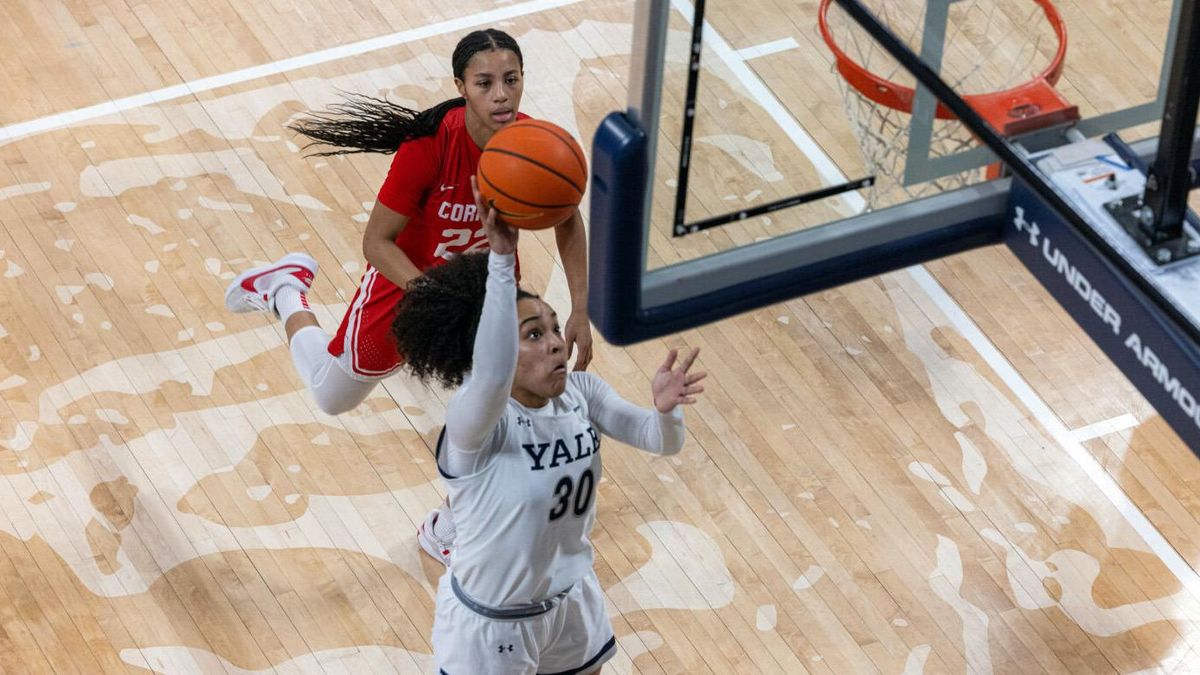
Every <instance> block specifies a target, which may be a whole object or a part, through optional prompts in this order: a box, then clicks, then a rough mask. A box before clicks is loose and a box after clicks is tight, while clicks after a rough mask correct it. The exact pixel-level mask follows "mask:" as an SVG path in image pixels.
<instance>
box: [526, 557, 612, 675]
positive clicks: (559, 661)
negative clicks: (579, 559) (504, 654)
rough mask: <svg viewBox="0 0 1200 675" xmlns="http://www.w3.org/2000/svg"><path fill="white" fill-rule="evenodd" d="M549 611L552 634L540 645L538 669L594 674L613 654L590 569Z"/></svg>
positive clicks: (606, 620) (605, 614)
mask: <svg viewBox="0 0 1200 675" xmlns="http://www.w3.org/2000/svg"><path fill="white" fill-rule="evenodd" d="M551 612H552V620H553V622H554V625H553V635H554V637H553V639H552V640H551V641H550V642H549V643H547V644H545V645H543V647H542V650H541V655H540V658H539V661H538V671H539V672H543V673H558V672H572V673H574V672H578V673H598V672H600V669H601V668H602V667H603V666H604V664H605V662H607V661H608V660H609V659H611V658H612V657H613V656H615V655H616V653H617V640H616V637H615V636H614V635H613V629H612V622H611V621H610V620H609V618H608V610H607V609H606V608H605V605H604V590H603V589H601V588H600V580H599V579H597V578H596V573H595V572H594V571H590V570H589V571H588V573H587V575H586V576H584V578H583V579H580V580H579V583H577V584H575V587H574V588H572V589H571V591H570V592H569V593H567V596H566V597H565V598H564V599H563V602H562V604H560V605H559V606H558V607H556V608H554V609H553V610H551Z"/></svg>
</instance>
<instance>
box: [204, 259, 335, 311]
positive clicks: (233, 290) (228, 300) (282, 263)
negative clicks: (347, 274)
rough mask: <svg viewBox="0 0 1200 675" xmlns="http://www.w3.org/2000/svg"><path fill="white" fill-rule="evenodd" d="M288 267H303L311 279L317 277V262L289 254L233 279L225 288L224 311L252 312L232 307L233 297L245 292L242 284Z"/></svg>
mask: <svg viewBox="0 0 1200 675" xmlns="http://www.w3.org/2000/svg"><path fill="white" fill-rule="evenodd" d="M288 265H297V266H300V267H303V268H305V269H307V270H308V271H310V272H312V274H313V277H316V276H317V261H316V260H315V259H314V258H313V257H312V256H310V255H308V254H307V253H289V254H287V255H285V256H283V257H282V258H280V259H279V260H276V261H275V262H274V263H273V264H271V265H270V266H269V267H267V268H266V269H263V268H262V267H252V268H250V269H248V270H246V271H245V272H242V273H241V274H239V275H237V276H236V277H234V278H233V281H231V282H229V285H228V286H226V287H225V309H227V310H229V311H231V312H234V313H235V314H245V313H247V312H252V311H254V310H253V309H243V308H242V306H241V305H238V306H237V307H235V306H234V305H233V299H234V297H235V296H237V295H238V294H239V293H244V292H245V289H244V288H242V282H243V281H245V280H247V279H249V278H251V277H256V276H261V275H263V274H268V273H270V272H271V270H273V269H277V268H280V267H286V266H288Z"/></svg>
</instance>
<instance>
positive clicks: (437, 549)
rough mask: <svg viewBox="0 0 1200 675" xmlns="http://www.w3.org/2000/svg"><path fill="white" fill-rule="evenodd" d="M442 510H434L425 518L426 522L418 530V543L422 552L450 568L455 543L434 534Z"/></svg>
mask: <svg viewBox="0 0 1200 675" xmlns="http://www.w3.org/2000/svg"><path fill="white" fill-rule="evenodd" d="M439 513H441V510H440V509H433V510H432V511H430V512H429V514H428V515H426V516H425V522H423V523H421V526H420V527H418V528H417V543H418V544H420V545H421V550H422V551H425V552H426V553H428V554H429V557H430V558H433V559H434V560H436V561H438V562H440V563H442V564H443V565H445V566H446V567H449V566H450V549H452V548H453V547H454V542H452V541H445V540H442V539H438V538H437V536H435V535H434V534H433V524H434V523H435V522H437V519H438V514H439Z"/></svg>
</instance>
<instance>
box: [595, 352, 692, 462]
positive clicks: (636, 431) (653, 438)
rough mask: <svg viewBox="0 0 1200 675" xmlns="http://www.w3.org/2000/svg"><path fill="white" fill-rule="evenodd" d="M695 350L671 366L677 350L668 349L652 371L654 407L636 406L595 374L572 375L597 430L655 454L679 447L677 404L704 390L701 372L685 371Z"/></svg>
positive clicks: (680, 418) (680, 412)
mask: <svg viewBox="0 0 1200 675" xmlns="http://www.w3.org/2000/svg"><path fill="white" fill-rule="evenodd" d="M698 353H699V350H698V349H697V350H693V351H692V353H690V354H688V355H687V356H686V357H684V359H683V361H682V362H681V363H680V364H679V367H678V368H676V367H675V361H676V356H677V352H676V351H675V350H674V349H672V350H671V352H670V353H669V354H668V355H667V359H666V361H665V362H664V363H663V365H662V366H661V367H659V369H658V371H657V372H656V373H655V374H654V381H653V383H652V386H651V389H652V391H653V393H654V408H642V407H640V406H636V405H634V404H632V403H630V402H629V401H627V400H625V399H624V398H622V397H621V395H620V394H618V393H617V392H616V390H614V389H613V388H612V386H610V385H609V384H608V383H607V382H605V381H604V380H602V379H600V378H599V377H596V376H595V375H575V376H574V377H576V378H579V379H578V380H577V381H578V382H579V383H580V384H581V385H582V388H583V391H584V395H585V396H587V398H588V411H589V415H590V417H591V419H592V423H593V424H595V425H596V427H597V429H598V430H599V431H600V433H602V434H604V435H605V436H611V437H612V438H615V439H616V440H618V441H620V442H621V443H624V444H626V445H632V446H633V447H635V448H640V449H642V450H646V451H647V452H652V453H654V454H656V455H673V454H675V453H677V452H679V451H680V449H682V448H683V440H684V429H683V410H682V408H681V407H680V406H682V405H689V404H691V403H694V402H695V401H696V395H697V394H700V393H701V392H703V391H704V387H703V386H701V385H699V384H698V382H700V380H703V379H704V378H705V377H706V374H705V373H703V372H700V373H689V372H688V371H689V369H690V368H691V367H692V363H693V362H694V361H695V360H696V355H697V354H698Z"/></svg>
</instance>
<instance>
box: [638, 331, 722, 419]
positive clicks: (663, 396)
mask: <svg viewBox="0 0 1200 675" xmlns="http://www.w3.org/2000/svg"><path fill="white" fill-rule="evenodd" d="M699 353H700V348H699V347H697V348H696V349H693V350H692V351H691V353H689V354H688V355H687V356H684V357H683V360H682V361H680V362H679V367H678V368H676V367H675V360H676V358H677V357H678V356H679V350H676V349H672V350H671V351H670V352H668V353H667V360H666V361H663V364H662V365H661V366H659V367H658V372H656V373H655V374H654V381H653V382H651V383H650V390H651V391H652V392H653V393H654V407H655V408H657V409H658V411H659V412H660V413H664V414H665V413H669V412H671V411H672V410H674V409H675V406H677V405H688V404H691V403H695V402H696V395H697V394H699V393H701V392H703V391H704V387H702V386H700V385H698V384H696V383H697V382H699V381H700V380H703V379H704V378H705V377H708V373H705V372H704V371H700V372H698V373H689V372H688V371H689V370H691V368H692V364H693V363H695V361H696V356H697V355H698V354H699Z"/></svg>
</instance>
